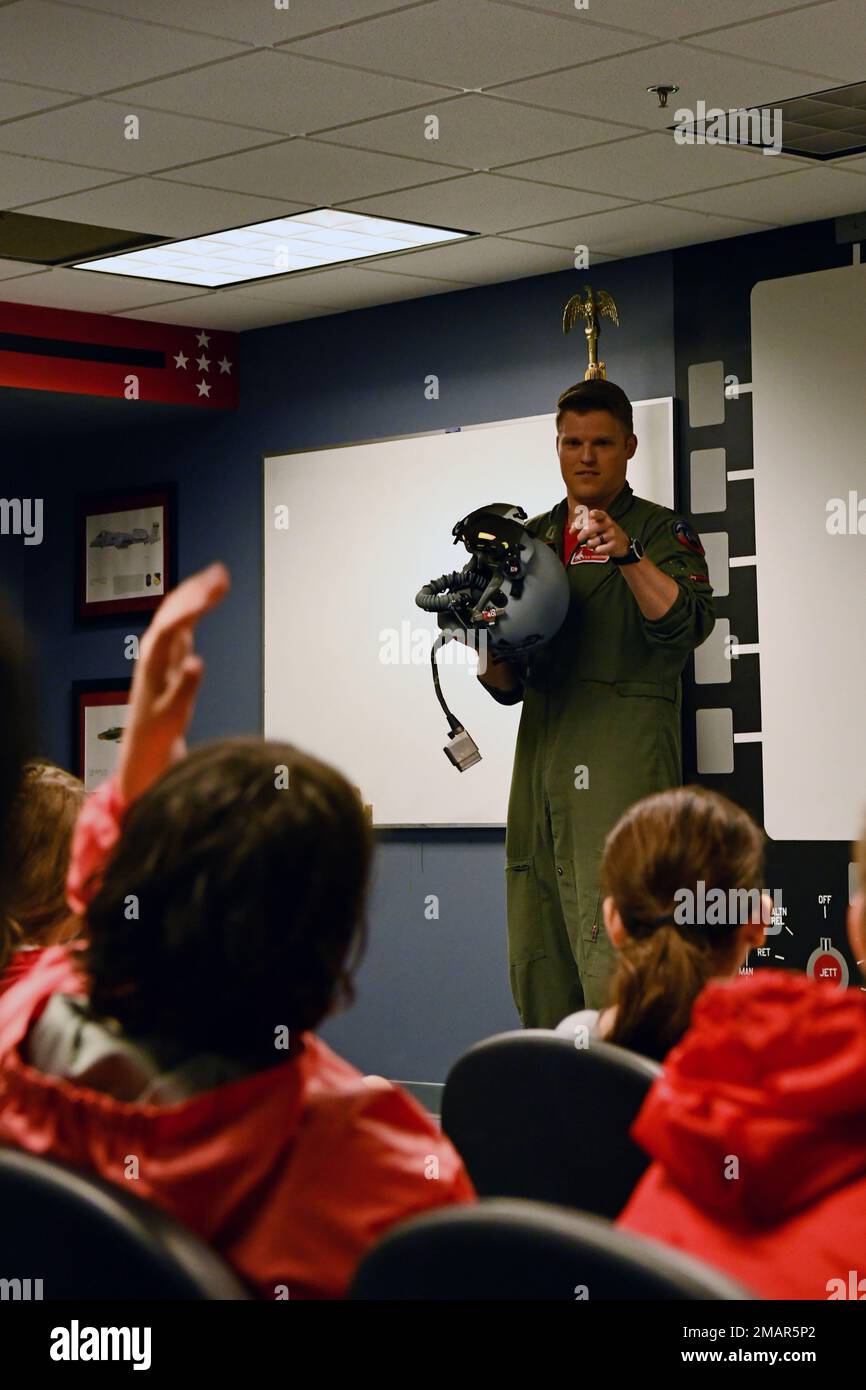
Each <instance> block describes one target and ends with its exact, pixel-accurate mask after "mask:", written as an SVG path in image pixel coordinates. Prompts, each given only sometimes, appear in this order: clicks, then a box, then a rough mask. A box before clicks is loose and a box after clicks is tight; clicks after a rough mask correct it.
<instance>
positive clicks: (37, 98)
mask: <svg viewBox="0 0 866 1390" xmlns="http://www.w3.org/2000/svg"><path fill="white" fill-rule="evenodd" d="M74 100H76V96H75V94H74V93H70V92H51V91H49V90H48V89H47V87H28V86H25V85H24V84H23V83H21V82H0V121H9V120H14V118H15V117H16V116H26V115H28V113H29V112H31V111H46V110H48V108H49V107H51V106H63V105H64V104H65V103H67V102H69V101H74Z"/></svg>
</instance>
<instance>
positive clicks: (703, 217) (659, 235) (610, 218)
mask: <svg viewBox="0 0 866 1390" xmlns="http://www.w3.org/2000/svg"><path fill="white" fill-rule="evenodd" d="M765 226H766V224H764V223H761V222H759V221H746V220H736V219H734V218H729V217H713V216H710V215H709V214H701V213H693V212H687V211H684V210H682V209H680V208H672V207H670V206H669V205H668V204H663V203H640V204H635V205H634V206H632V207H629V208H617V209H616V210H614V211H612V212H600V213H596V214H595V215H594V216H592V217H579V218H571V219H569V220H568V221H564V222H554V223H549V224H547V225H546V226H539V227H525V228H522V229H521V231H520V232H519V233H518V232H516V233H513V234H512V235H514V236H515V237H518V238H519V239H520V240H521V241H534V242H539V243H541V244H543V245H545V246H564V247H565V246H567V247H574V246H588V247H589V248H590V256H591V257H592V254H593V253H594V252H596V251H599V252H605V253H607V254H609V255H616V256H638V255H642V254H645V253H649V252H651V251H667V250H669V249H671V248H672V247H674V246H691V245H692V244H695V245H696V244H697V243H699V242H702V241H714V240H716V239H718V240H720V241H721V240H723V239H724V238H726V237H731V236H743V235H745V234H746V233H747V232H759V231H764V230H765Z"/></svg>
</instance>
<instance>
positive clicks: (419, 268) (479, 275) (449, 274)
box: [376, 236, 574, 285]
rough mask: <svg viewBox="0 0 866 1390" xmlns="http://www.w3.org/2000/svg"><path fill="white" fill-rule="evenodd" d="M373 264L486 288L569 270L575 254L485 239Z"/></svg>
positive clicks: (400, 272)
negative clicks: (502, 281)
mask: <svg viewBox="0 0 866 1390" xmlns="http://www.w3.org/2000/svg"><path fill="white" fill-rule="evenodd" d="M376 264H377V265H378V266H379V268H380V269H381V270H387V271H388V272H390V273H391V274H394V275H433V276H436V277H438V278H441V279H443V280H444V279H449V278H450V279H457V280H465V281H467V282H468V283H472V284H475V285H488V284H494V283H496V282H497V281H500V280H520V279H523V278H524V277H525V276H527V275H549V274H551V273H552V272H554V271H557V270H572V269H573V268H574V252H573V251H572V250H563V249H562V247H558V246H555V247H554V246H536V245H530V244H529V243H528V242H517V241H506V240H505V239H504V238H500V237H490V236H486V237H477V238H475V239H474V240H473V241H457V242H455V243H454V244H453V245H452V246H440V247H433V248H431V249H430V250H427V251H404V252H402V253H401V254H400V255H399V256H389V257H388V258H387V260H383V261H377V263H376Z"/></svg>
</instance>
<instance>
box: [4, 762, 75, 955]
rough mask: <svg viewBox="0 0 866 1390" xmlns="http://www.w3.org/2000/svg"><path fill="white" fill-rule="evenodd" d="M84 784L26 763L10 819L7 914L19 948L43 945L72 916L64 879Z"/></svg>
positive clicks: (55, 769)
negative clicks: (15, 930) (21, 946)
mask: <svg viewBox="0 0 866 1390" xmlns="http://www.w3.org/2000/svg"><path fill="white" fill-rule="evenodd" d="M85 796H86V792H85V790H84V783H83V782H82V781H80V780H79V778H77V777H73V776H72V774H71V773H70V772H65V771H64V769H63V768H62V767H58V766H57V765H56V764H55V763H50V762H45V761H33V762H29V763H26V764H25V766H24V771H23V774H22V778H21V786H20V788H19V791H18V795H17V797H16V798H15V801H14V803H13V806H12V811H11V815H10V818H9V893H8V895H7V901H6V913H7V916H8V917H9V918H11V919H12V923H13V930H14V929H16V928H17V932H16V935H17V937H18V944H19V945H25V944H26V945H37V946H38V945H45V944H47V943H48V942H50V941H51V940H52V938H53V934H54V932H55V931H56V929H57V928H58V927H59V926H60V925H61V924H62V923H63V922H64V921H66V920H67V919H69V918H70V916H71V913H70V910H69V907H68V905H67V902H66V875H67V872H68V870H69V856H70V852H71V849H72V832H73V830H74V828H75V822H76V820H77V819H78V812H79V811H80V810H81V807H82V805H83V804H84V799H85Z"/></svg>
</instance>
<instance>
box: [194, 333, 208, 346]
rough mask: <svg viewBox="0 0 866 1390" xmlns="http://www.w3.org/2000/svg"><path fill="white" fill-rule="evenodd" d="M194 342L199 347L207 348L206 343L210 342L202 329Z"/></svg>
mask: <svg viewBox="0 0 866 1390" xmlns="http://www.w3.org/2000/svg"><path fill="white" fill-rule="evenodd" d="M196 342H197V343H198V345H199V347H207V345H208V343H209V342H210V338H209V337H208V335H207V333H205V331H204V329H202V331H201V333H199V335H198V337H197V338H196Z"/></svg>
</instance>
